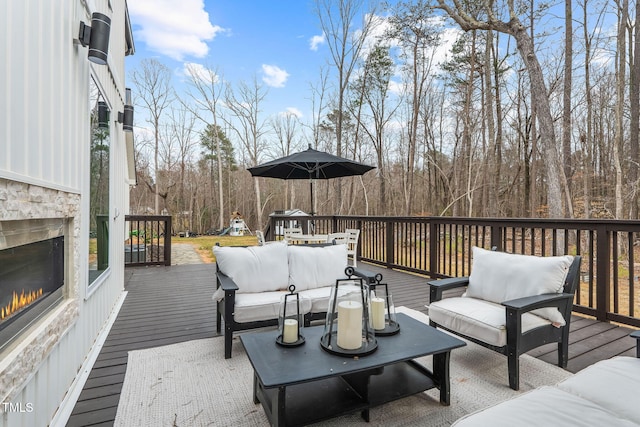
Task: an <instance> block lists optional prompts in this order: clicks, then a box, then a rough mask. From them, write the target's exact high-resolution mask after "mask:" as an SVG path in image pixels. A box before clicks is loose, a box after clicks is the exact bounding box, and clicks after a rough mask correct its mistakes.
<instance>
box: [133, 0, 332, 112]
mask: <svg viewBox="0 0 640 427" xmlns="http://www.w3.org/2000/svg"><path fill="white" fill-rule="evenodd" d="M128 6H129V12H130V16H131V22H132V26H133V32H134V41H135V46H136V53H135V55H133V56H132V57H129V58H128V59H127V64H126V66H127V73H130V72H131V71H132V70H133V69H135V67H136V65H137V64H138V63H139V62H140V60H142V59H144V58H150V57H153V58H156V59H158V60H159V61H160V62H162V63H163V64H165V65H167V66H168V67H169V68H170V69H172V70H173V72H174V84H175V86H176V89H177V90H178V91H179V90H180V84H181V81H183V80H184V66H185V64H187V63H191V64H200V65H203V66H206V67H209V68H212V69H217V70H219V72H220V73H221V74H222V76H223V78H224V80H226V81H230V82H232V83H237V82H238V81H241V80H243V81H245V82H250V81H252V79H253V78H254V76H255V77H256V78H257V79H258V81H259V82H261V83H263V84H264V85H265V86H266V87H268V88H269V94H268V96H267V101H266V105H265V109H268V111H265V113H267V114H275V113H278V112H283V111H286V110H288V109H289V110H292V111H296V112H297V113H298V114H302V116H303V118H307V119H308V118H309V116H310V115H311V111H310V101H309V98H310V91H309V88H310V84H311V83H312V82H313V84H315V82H316V81H317V80H318V75H319V70H320V67H321V66H322V65H323V64H326V61H327V58H328V57H329V54H328V51H327V49H326V45H325V44H324V43H323V42H322V37H321V36H322V32H321V30H320V28H319V21H318V18H317V17H316V15H315V13H314V11H313V2H312V1H311V0H278V1H265V0H249V1H223V0H216V1H214V0H208V1H202V0H180V1H174V0H129V1H128Z"/></svg>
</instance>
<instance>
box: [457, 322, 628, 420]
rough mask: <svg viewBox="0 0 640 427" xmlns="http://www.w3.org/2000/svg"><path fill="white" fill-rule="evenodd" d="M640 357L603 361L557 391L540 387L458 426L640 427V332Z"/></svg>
mask: <svg viewBox="0 0 640 427" xmlns="http://www.w3.org/2000/svg"><path fill="white" fill-rule="evenodd" d="M631 336H632V337H633V338H635V339H636V340H637V341H636V357H628V356H618V357H614V358H612V359H608V360H603V361H601V362H598V363H596V364H594V365H591V366H589V367H588V368H585V369H583V370H582V371H580V372H578V373H577V374H575V375H573V376H571V377H569V378H568V379H566V380H564V381H561V382H560V383H558V384H556V385H555V386H545V387H540V388H537V389H535V390H532V391H530V392H527V393H524V394H522V395H520V396H518V397H515V398H513V399H511V400H507V401H505V402H502V403H499V404H497V405H495V406H491V407H489V408H487V409H483V410H481V411H479V412H475V413H473V414H470V415H467V416H465V417H462V418H461V419H459V420H458V421H456V422H455V423H454V424H453V425H454V426H456V427H476V426H477V427H480V426H482V427H484V426H491V427H512V426H518V427H537V426H563V427H565V426H585V427H587V426H588V427H591V426H636V427H637V426H640V396H639V395H638V387H640V331H635V332H634V333H632V334H631Z"/></svg>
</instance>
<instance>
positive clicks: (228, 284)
mask: <svg viewBox="0 0 640 427" xmlns="http://www.w3.org/2000/svg"><path fill="white" fill-rule="evenodd" d="M216 277H217V288H222V290H223V291H225V292H227V291H237V290H238V289H240V288H238V285H236V282H234V281H233V279H232V278H231V277H229V276H227V275H226V274H224V273H222V272H220V271H217V272H216Z"/></svg>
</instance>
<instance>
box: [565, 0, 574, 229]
mask: <svg viewBox="0 0 640 427" xmlns="http://www.w3.org/2000/svg"><path fill="white" fill-rule="evenodd" d="M571 1H572V0H565V1H564V25H565V28H564V87H563V91H562V153H563V159H562V160H563V163H564V174H565V176H566V179H567V187H566V188H565V194H567V195H569V194H570V192H569V184H570V183H571V176H572V174H573V172H572V169H573V167H572V162H571V89H572V82H573V10H572V8H571ZM567 210H568V213H569V217H571V218H573V202H572V200H571V197H567Z"/></svg>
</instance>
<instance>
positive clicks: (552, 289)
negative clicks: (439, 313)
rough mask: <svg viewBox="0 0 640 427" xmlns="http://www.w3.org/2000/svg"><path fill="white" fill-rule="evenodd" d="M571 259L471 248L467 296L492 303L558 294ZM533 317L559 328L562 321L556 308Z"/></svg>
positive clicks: (568, 257) (544, 309)
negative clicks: (471, 255)
mask: <svg viewBox="0 0 640 427" xmlns="http://www.w3.org/2000/svg"><path fill="white" fill-rule="evenodd" d="M572 262H573V257H572V256H569V255H565V256H554V257H538V256H533V255H515V254H508V253H504V252H496V251H488V250H486V249H482V248H478V247H474V248H473V266H472V268H471V275H470V276H469V286H468V288H467V292H466V296H468V297H472V298H479V299H483V300H486V301H491V302H495V303H498V304H499V303H502V302H504V301H509V300H513V299H517V298H522V297H528V296H534V295H542V294H550V293H560V292H562V290H563V286H564V284H565V280H566V278H567V273H568V272H569V267H570V266H571V263H572ZM535 314H537V315H539V316H541V317H544V318H545V319H548V320H550V321H551V322H553V323H555V324H559V325H564V324H565V320H564V318H563V317H562V315H561V314H560V312H559V311H558V309H557V308H543V309H538V310H535Z"/></svg>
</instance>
